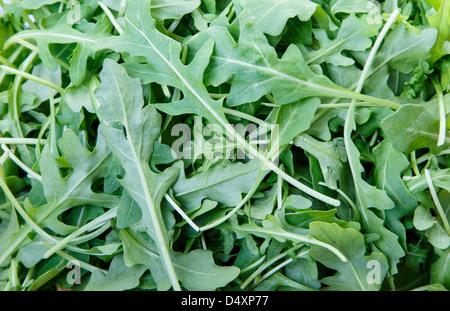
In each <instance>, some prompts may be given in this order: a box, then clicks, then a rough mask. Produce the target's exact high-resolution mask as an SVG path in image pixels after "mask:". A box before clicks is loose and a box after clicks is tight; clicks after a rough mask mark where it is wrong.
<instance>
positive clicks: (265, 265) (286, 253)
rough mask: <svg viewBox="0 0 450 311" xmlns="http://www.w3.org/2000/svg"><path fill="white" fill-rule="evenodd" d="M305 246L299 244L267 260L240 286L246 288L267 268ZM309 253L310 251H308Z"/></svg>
mask: <svg viewBox="0 0 450 311" xmlns="http://www.w3.org/2000/svg"><path fill="white" fill-rule="evenodd" d="M303 246H304V245H303V244H297V245H295V246H294V247H291V248H290V249H288V250H286V251H284V252H282V253H281V254H279V255H277V256H274V257H272V258H270V259H269V260H267V261H266V262H265V263H263V264H262V265H261V266H259V267H258V269H256V270H255V271H254V272H253V273H252V274H251V275H250V276H249V277H248V278H247V279H246V280H245V281H244V282H243V283H242V284H241V286H240V288H241V289H244V288H246V287H247V286H248V285H249V284H250V282H251V281H253V280H254V279H255V278H256V277H257V276H258V275H260V274H261V273H262V272H263V271H264V270H265V269H266V268H268V267H270V266H271V265H272V264H274V263H275V262H277V261H278V260H280V259H281V258H283V257H285V256H286V255H288V254H289V253H290V252H292V251H296V250H297V249H299V248H300V247H303ZM308 251H309V250H308Z"/></svg>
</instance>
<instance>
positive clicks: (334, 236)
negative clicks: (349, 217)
mask: <svg viewBox="0 0 450 311" xmlns="http://www.w3.org/2000/svg"><path fill="white" fill-rule="evenodd" d="M310 229H311V236H312V237H314V238H316V239H317V240H319V241H322V242H325V243H328V244H330V245H333V246H334V247H336V248H337V249H339V251H341V252H342V253H343V254H344V255H345V256H346V257H347V259H348V262H346V263H344V262H342V261H339V260H336V255H334V254H333V253H331V252H330V251H329V250H326V249H324V248H321V247H317V246H315V245H311V251H310V255H311V257H312V258H313V259H315V260H316V261H318V262H320V263H322V264H324V265H325V266H327V267H328V268H331V269H333V270H336V271H337V273H336V274H335V275H334V276H329V277H325V278H324V279H322V280H321V282H322V283H324V284H326V285H328V286H330V288H331V289H333V290H345V291H346V290H356V291H361V290H379V289H380V287H381V282H382V280H383V279H384V276H385V275H386V273H387V271H388V267H389V266H388V262H387V259H386V257H385V256H384V255H383V254H382V253H378V252H372V253H371V254H370V255H369V256H367V255H365V254H366V252H367V250H366V246H365V244H364V235H362V234H361V233H360V232H358V231H356V230H355V229H352V228H348V229H343V228H341V227H340V226H339V225H337V224H329V223H324V222H313V223H311V224H310Z"/></svg>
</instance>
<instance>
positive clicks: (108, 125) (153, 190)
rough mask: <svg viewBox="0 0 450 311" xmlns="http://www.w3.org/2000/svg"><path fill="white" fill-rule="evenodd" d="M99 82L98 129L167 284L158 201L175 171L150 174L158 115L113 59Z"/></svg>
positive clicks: (164, 238)
mask: <svg viewBox="0 0 450 311" xmlns="http://www.w3.org/2000/svg"><path fill="white" fill-rule="evenodd" d="M100 78H101V85H100V87H99V88H98V89H97V91H96V93H95V94H96V97H97V98H98V101H99V102H100V108H99V115H100V116H101V118H102V124H100V127H99V131H100V133H102V135H103V136H104V137H105V140H106V142H107V144H108V146H109V148H110V149H111V150H112V152H113V154H114V155H115V156H116V157H117V158H118V160H119V161H120V163H121V165H122V167H123V168H124V170H125V175H124V177H123V178H122V179H121V180H120V182H121V184H122V186H123V187H124V188H125V190H126V191H127V192H128V193H129V194H130V196H131V197H132V198H133V200H134V201H136V203H137V204H138V205H139V207H140V208H141V211H142V219H141V221H140V222H139V223H138V224H137V228H136V229H137V230H142V231H146V232H147V233H148V234H149V235H150V236H151V237H152V239H153V240H154V241H155V243H156V246H157V249H158V253H159V254H160V256H161V260H162V261H163V267H164V269H165V270H166V273H167V275H168V277H169V279H170V280H171V282H172V286H174V287H176V286H177V284H178V283H177V282H178V280H177V279H176V276H175V274H174V271H173V266H172V263H171V259H170V255H169V243H170V236H171V235H170V234H169V232H168V230H167V229H166V227H165V224H164V218H163V215H162V212H161V208H160V203H161V200H162V198H163V196H164V195H165V194H166V192H167V190H168V188H169V187H170V186H171V185H172V183H173V182H174V181H175V179H176V177H177V175H178V170H177V169H175V168H169V169H166V170H165V171H164V172H163V173H161V174H156V173H154V172H153V171H152V170H151V169H150V166H149V161H150V157H151V154H152V151H153V142H154V141H155V139H156V138H157V136H158V135H159V132H160V129H161V122H162V121H161V115H160V114H159V113H158V112H157V111H156V108H155V107H154V106H153V105H147V106H145V107H144V99H143V93H142V86H141V83H140V81H139V80H138V79H132V78H130V77H128V75H127V74H126V71H125V69H123V68H122V67H121V66H120V65H118V64H117V63H115V62H113V61H109V60H107V61H105V63H104V66H103V70H102V73H101V76H100Z"/></svg>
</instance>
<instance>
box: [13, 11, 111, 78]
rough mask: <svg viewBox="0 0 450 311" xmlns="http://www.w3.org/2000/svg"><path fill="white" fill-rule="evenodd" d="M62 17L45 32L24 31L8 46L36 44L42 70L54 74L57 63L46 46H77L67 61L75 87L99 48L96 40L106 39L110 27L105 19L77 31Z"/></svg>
mask: <svg viewBox="0 0 450 311" xmlns="http://www.w3.org/2000/svg"><path fill="white" fill-rule="evenodd" d="M69 13H70V12H68V13H66V14H64V15H63V16H62V17H61V18H60V19H59V21H58V22H57V23H56V24H55V25H54V26H52V27H51V28H49V29H42V30H26V31H22V32H21V33H19V34H16V35H15V36H13V37H12V38H10V40H9V42H11V41H14V40H17V39H23V40H29V39H34V40H36V42H37V47H38V50H39V57H40V58H41V60H42V62H43V64H44V65H45V67H46V68H47V69H48V70H50V71H55V70H56V68H57V63H56V61H55V59H54V56H53V55H52V53H51V51H50V47H49V46H50V44H55V43H56V44H69V43H73V42H77V43H78V44H77V47H76V49H75V50H74V52H73V56H72V58H71V60H70V66H69V75H70V79H71V81H72V83H73V85H75V86H79V85H80V84H81V83H82V82H83V80H84V78H85V77H86V68H87V60H88V58H90V57H94V56H95V53H96V52H97V50H98V48H99V46H98V44H97V42H96V40H97V39H99V38H102V37H105V36H109V33H110V31H111V24H110V23H109V20H108V18H107V17H106V16H103V18H102V19H101V20H100V21H99V22H98V23H96V24H90V25H88V27H85V29H83V30H84V31H79V30H77V29H75V28H72V25H71V24H69V23H68V19H69V17H68V14H69Z"/></svg>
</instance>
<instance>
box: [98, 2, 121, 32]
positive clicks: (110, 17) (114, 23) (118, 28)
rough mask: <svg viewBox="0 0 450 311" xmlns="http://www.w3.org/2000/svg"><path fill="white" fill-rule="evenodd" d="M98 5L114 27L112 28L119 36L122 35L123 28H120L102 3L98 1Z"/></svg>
mask: <svg viewBox="0 0 450 311" xmlns="http://www.w3.org/2000/svg"><path fill="white" fill-rule="evenodd" d="M98 5H100V7H101V8H102V10H103V11H104V12H105V14H106V16H108V19H109V21H110V22H111V24H112V25H113V26H114V28H115V29H116V30H117V32H118V33H119V34H120V35H121V34H123V28H122V26H120V24H119V23H118V22H117V20H116V18H115V17H114V15H113V14H112V12H111V10H110V9H109V8H108V7H107V6H106V5H105V4H104V3H103V2H102V1H99V2H98Z"/></svg>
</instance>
